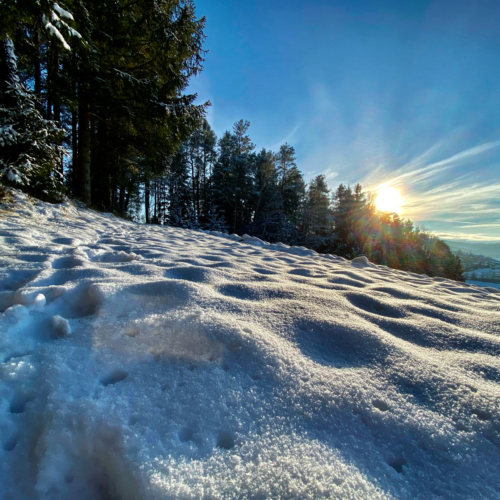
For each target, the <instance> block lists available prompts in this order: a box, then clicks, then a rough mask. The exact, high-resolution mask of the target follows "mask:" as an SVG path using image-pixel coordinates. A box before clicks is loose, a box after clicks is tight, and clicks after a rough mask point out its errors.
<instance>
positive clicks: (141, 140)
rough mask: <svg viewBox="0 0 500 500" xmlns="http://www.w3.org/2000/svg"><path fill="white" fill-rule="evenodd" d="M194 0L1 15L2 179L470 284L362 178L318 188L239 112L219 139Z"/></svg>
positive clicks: (181, 223) (69, 0)
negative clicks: (251, 131) (367, 189)
mask: <svg viewBox="0 0 500 500" xmlns="http://www.w3.org/2000/svg"><path fill="white" fill-rule="evenodd" d="M204 23H205V21H204V18H198V17H197V16H196V13H195V9H194V4H193V2H192V1H191V0H106V1H105V2H104V1H102V0H64V1H63V0H61V1H59V3H55V2H52V1H47V0H22V1H19V0H7V1H6V2H3V3H2V16H1V19H0V91H1V93H0V176H1V180H2V182H3V183H5V184H10V185H14V186H17V187H21V188H22V189H25V190H26V191H28V192H31V193H32V194H34V195H35V196H38V197H41V198H45V199H48V200H53V201H54V200H57V199H60V198H61V195H62V194H63V193H65V194H67V195H69V196H71V197H74V198H79V199H81V200H82V201H84V202H85V203H86V204H87V205H89V206H93V207H95V208H97V209H100V210H106V211H113V212H116V213H120V214H122V215H128V216H129V217H132V218H135V219H136V220H140V219H143V220H144V222H146V223H157V224H169V225H173V226H177V227H185V228H200V229H211V230H222V231H229V232H236V233H239V234H243V233H248V234H251V235H254V236H258V237H260V238H262V239H264V240H267V241H270V242H278V241H281V242H283V243H287V244H292V245H303V246H307V247H309V248H313V249H314V250H316V251H318V252H325V253H335V254H337V255H341V256H344V257H347V258H353V257H356V256H359V255H366V256H367V257H368V258H369V259H370V260H372V261H373V262H376V263H380V264H386V265H389V266H391V267H395V268H399V269H406V270H410V271H414V272H418V273H426V274H428V275H431V276H445V277H449V278H453V279H463V278H462V271H461V267H460V261H459V260H458V259H457V258H455V257H454V256H453V255H452V253H451V252H450V249H449V248H448V246H447V245H446V244H445V243H444V242H442V241H441V240H438V239H437V238H435V237H432V236H431V235H429V234H428V233H426V232H425V231H421V230H419V229H418V228H414V227H413V224H412V223H411V222H410V221H403V220H401V219H400V218H399V217H398V216H397V215H396V214H384V213H378V212H377V211H376V210H375V207H374V204H373V201H372V199H371V198H370V196H369V195H368V194H367V193H364V192H363V191H362V189H361V187H360V186H359V185H357V186H355V187H354V188H353V189H351V188H350V187H348V186H343V185H341V186H339V187H338V188H337V190H336V191H334V192H333V194H332V193H330V190H329V188H328V186H327V184H326V181H325V177H324V176H321V175H320V176H317V177H316V178H315V179H313V180H312V181H311V182H310V183H309V185H307V186H306V183H305V182H304V179H303V175H302V173H301V172H300V170H299V169H298V167H297V164H296V158H295V151H294V149H293V147H292V146H290V145H288V144H284V145H282V146H281V147H280V149H279V151H277V152H273V151H267V150H265V149H262V150H261V151H257V150H256V147H255V145H254V144H253V143H252V141H251V139H250V137H249V135H248V128H249V123H248V122H246V121H244V120H240V121H239V122H237V123H236V124H235V125H234V127H233V129H232V131H228V132H226V133H225V134H223V135H222V137H220V138H217V137H216V135H215V133H214V132H213V130H212V129H211V128H210V126H209V124H208V123H207V122H206V120H205V119H204V117H205V112H206V108H207V106H208V105H209V103H205V104H203V105H197V104H195V101H196V95H186V94H185V93H184V91H185V90H186V88H187V86H188V84H189V80H190V78H191V77H192V76H194V75H196V74H197V73H198V72H199V71H201V70H202V64H203V56H204V51H203V48H202V44H203V40H204V34H203V29H204Z"/></svg>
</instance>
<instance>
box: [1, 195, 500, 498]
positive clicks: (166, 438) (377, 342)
mask: <svg viewBox="0 0 500 500" xmlns="http://www.w3.org/2000/svg"><path fill="white" fill-rule="evenodd" d="M16 197H17V201H18V203H17V205H16V206H15V208H13V209H11V210H9V211H3V212H2V213H1V214H0V238H1V239H0V242H1V243H0V245H1V246H0V252H1V254H2V255H1V261H0V262H1V264H0V266H1V268H0V273H1V275H0V287H1V288H0V290H1V292H0V310H1V311H3V314H1V315H0V362H1V364H0V438H1V443H0V444H1V448H0V464H1V472H0V498H4V499H16V500H19V499H37V498H44V499H65V500H66V499H70V498H71V499H73V498H74V499H79V500H85V499H89V500H90V499H123V500H127V499H134V500H137V499H143V498H144V499H168V498H226V499H227V498H262V499H267V498H297V499H305V498H312V499H317V498H362V499H366V498H398V499H406V498H408V499H416V498H421V499H426V500H428V499H432V498H450V499H457V498H467V499H471V498H474V499H476V498H499V496H500V418H499V396H500V389H499V385H498V383H499V381H500V358H499V353H500V336H499V334H500V323H499V320H500V294H499V293H498V290H494V289H485V288H478V287H475V286H468V285H465V284H461V283H456V282H452V281H448V280H444V279H430V278H428V277H426V276H418V275H415V274H410V273H405V272H398V271H394V270H391V269H388V268H384V267H377V266H374V265H371V264H369V263H363V262H362V261H361V262H359V263H351V262H348V261H344V260H342V259H338V258H334V257H331V256H321V255H317V254H314V253H313V252H310V251H304V250H301V249H288V248H286V247H284V246H283V247H281V248H280V247H276V246H269V245H263V244H262V243H261V242H260V241H257V240H253V241H252V240H250V241H248V242H238V241H233V240H231V239H229V238H223V237H220V236H213V235H207V234H204V233H200V232H195V231H187V230H176V229H171V228H166V227H157V226H143V225H138V224H134V223H130V222H126V221H123V220H120V219H117V218H115V217H113V216H111V215H106V214H98V213H95V212H92V211H87V210H78V209H77V208H76V207H75V206H73V205H71V204H69V203H68V204H64V205H54V206H52V205H49V204H44V203H37V204H31V203H30V202H29V201H27V199H26V198H25V197H24V196H22V195H20V194H16ZM301 253H302V254H304V255H302V256H301V255H298V254H301Z"/></svg>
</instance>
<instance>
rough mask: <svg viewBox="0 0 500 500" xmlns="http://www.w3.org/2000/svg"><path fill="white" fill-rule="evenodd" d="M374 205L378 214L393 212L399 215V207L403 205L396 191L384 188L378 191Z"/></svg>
mask: <svg viewBox="0 0 500 500" xmlns="http://www.w3.org/2000/svg"><path fill="white" fill-rule="evenodd" d="M375 205H376V207H377V210H379V211H380V212H391V213H393V212H395V213H397V214H399V213H401V207H402V206H403V205H404V200H403V198H402V197H401V195H400V194H399V191H398V190H397V189H395V188H393V187H384V188H382V189H379V191H378V193H377V198H376V199H375Z"/></svg>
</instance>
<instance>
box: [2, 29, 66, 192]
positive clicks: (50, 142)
mask: <svg viewBox="0 0 500 500" xmlns="http://www.w3.org/2000/svg"><path fill="white" fill-rule="evenodd" d="M0 68H1V71H0V74H1V75H2V79H1V82H0V85H1V94H0V175H1V178H2V180H3V182H5V183H6V184H10V185H13V186H17V187H20V188H22V189H25V190H26V191H28V192H30V193H31V194H33V195H35V196H38V197H40V198H44V199H49V200H58V199H60V198H61V195H62V192H63V178H62V173H61V171H60V169H58V166H59V165H60V164H61V162H62V158H63V155H64V154H65V150H64V148H63V147H62V140H63V136H64V131H63V130H61V129H60V128H59V127H58V126H57V125H56V123H55V122H53V121H51V120H46V119H44V118H43V117H42V115H41V113H40V111H39V110H38V109H37V101H36V98H35V96H34V95H33V93H32V92H31V91H30V90H28V89H27V88H26V87H25V86H24V85H23V84H21V82H20V79H19V75H18V69H17V58H16V55H15V52H14V44H13V42H12V40H11V39H10V38H8V37H7V38H4V39H3V40H1V41H0Z"/></svg>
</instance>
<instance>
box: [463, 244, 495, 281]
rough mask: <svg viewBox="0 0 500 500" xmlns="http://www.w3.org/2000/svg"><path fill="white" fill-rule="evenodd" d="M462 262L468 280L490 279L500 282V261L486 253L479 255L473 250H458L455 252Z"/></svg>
mask: <svg viewBox="0 0 500 500" xmlns="http://www.w3.org/2000/svg"><path fill="white" fill-rule="evenodd" d="M455 254H456V255H458V257H460V261H461V263H462V268H463V270H464V273H463V275H464V278H465V279H466V280H477V281H489V282H493V283H500V261H499V260H496V259H492V258H491V257H487V256H486V255H477V254H475V253H472V252H464V251H463V250H457V251H456V252H455Z"/></svg>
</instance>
